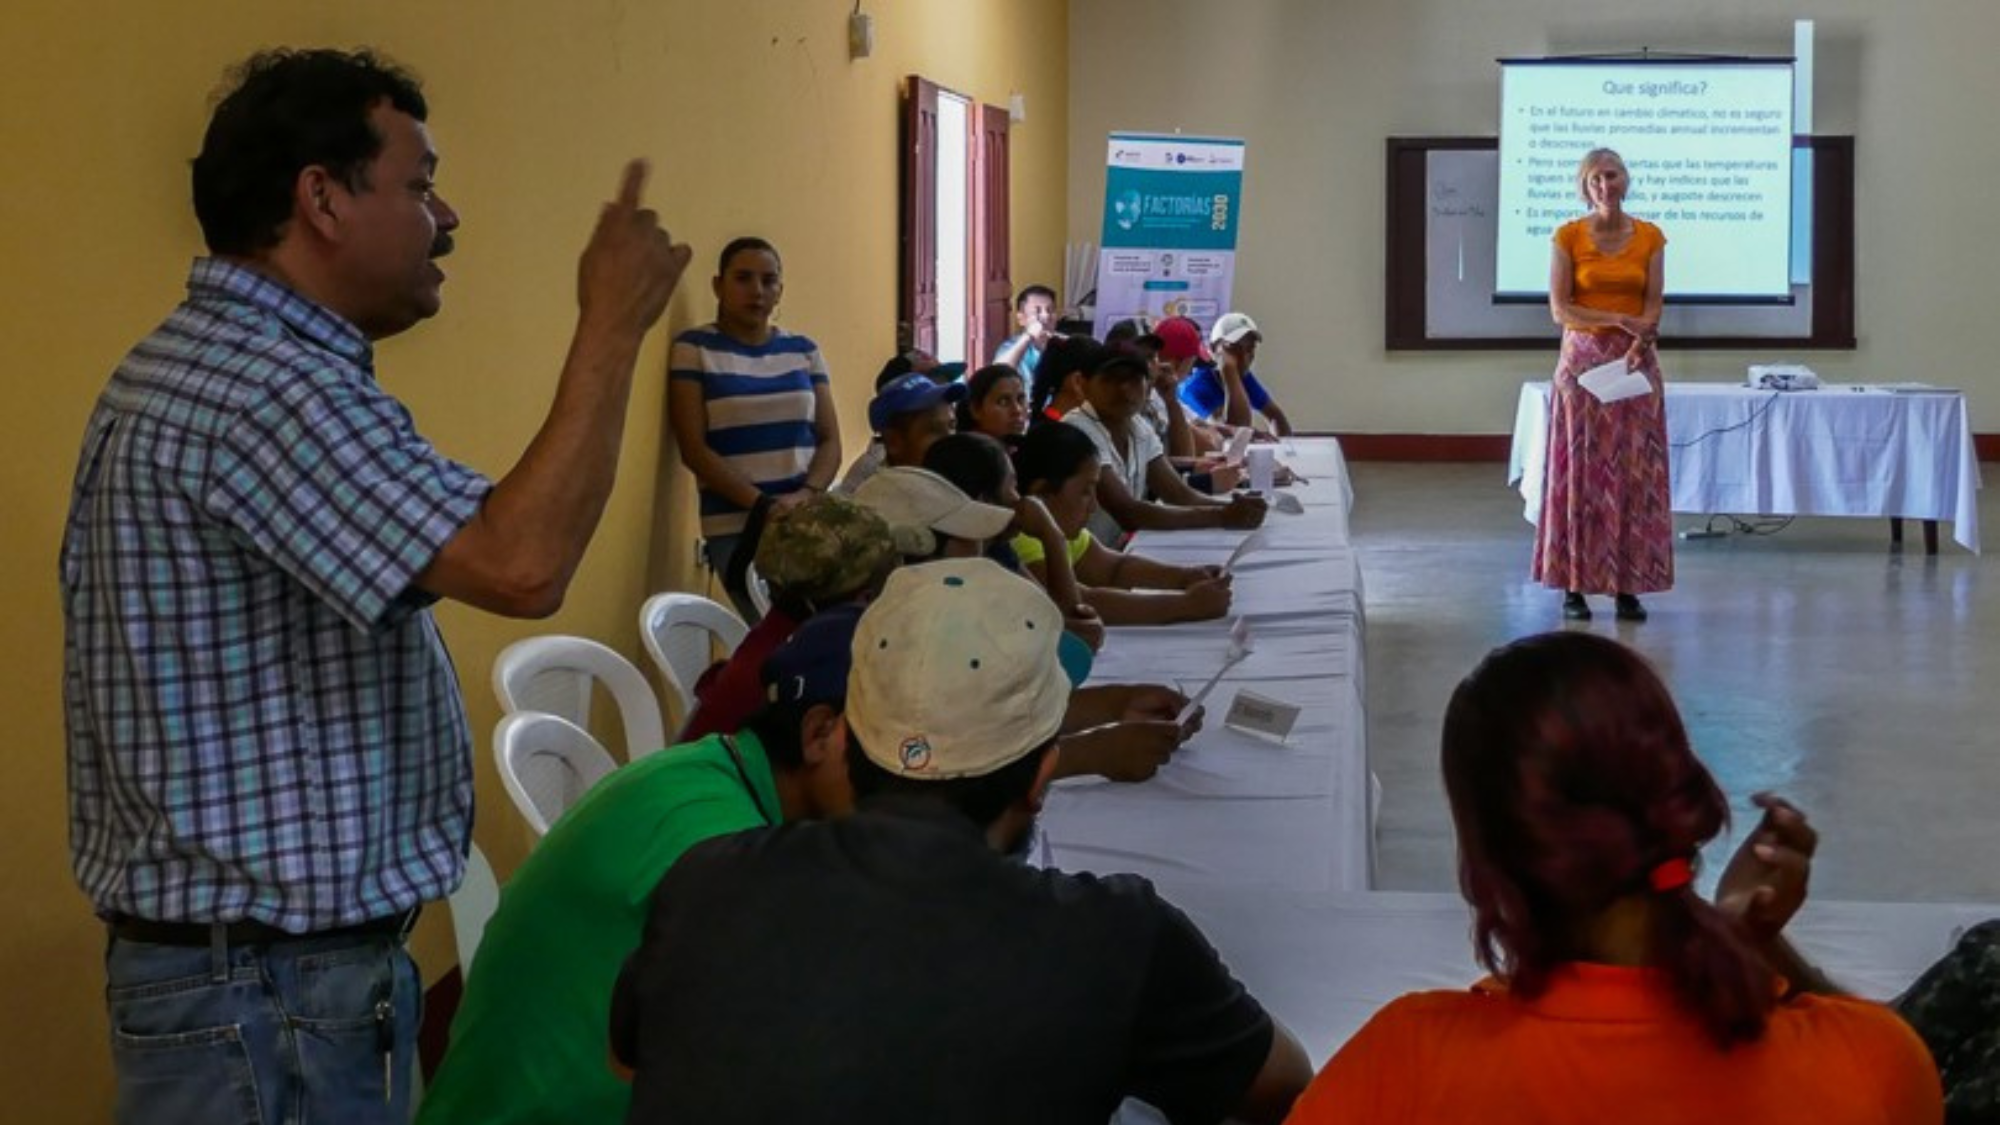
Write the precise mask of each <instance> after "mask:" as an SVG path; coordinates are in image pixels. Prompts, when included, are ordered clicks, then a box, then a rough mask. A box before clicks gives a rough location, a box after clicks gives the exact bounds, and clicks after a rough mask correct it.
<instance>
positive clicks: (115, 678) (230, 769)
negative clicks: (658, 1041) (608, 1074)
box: [62, 51, 689, 1122]
mask: <svg viewBox="0 0 2000 1125" xmlns="http://www.w3.org/2000/svg"><path fill="white" fill-rule="evenodd" d="M235 83H236V84H235V86H234V89H233V90H232V92H230V93H229V94H228V95H227V96H226V97H225V98H224V99H223V100H222V101H221V103H220V104H219V105H218V106H217V108H216V110H215V113H214V116H213V117H212V118H211V120H210V122H209V127H208V131H207V135H206V137H205V138H204V141H203V145H202V150H201V154H200V155H199V156H198V157H197V158H196V160H195V162H194V177H193V178H194V204H195V212H196V216H197V218H198V219H199V220H200V222H201V227H202V232H203V236H204V239H205V240H206V242H207V243H208V248H209V251H210V254H211V256H210V257H205V258H201V259H198V260H197V261H196V262H195V263H194V266H193V268H192V271H191V272H190V275H189V278H188V296H187V300H186V301H184V302H183V303H182V304H181V305H180V307H179V308H177V309H176V310H175V311H174V312H173V313H172V314H171V315H170V316H169V317H168V318H167V319H166V321H165V322H164V323H163V324H162V325H161V326H160V327H159V328H158V329H156V330H155V331H154V332H153V333H152V334H151V335H149V336H147V337H146V338H145V339H144V340H142V341H140V343H139V344H138V346H137V347H135V348H134V349H133V350H132V352H131V353H130V354H129V355H128V356H127V357H126V359H125V361H124V362H123V363H122V364H121V365H120V366H119V368H118V370H117V372H116V373H115V374H114V375H113V376H112V378H111V382H110V384H109V385H108V386H107V387H106V389H105V391H104V394H103V396H102V398H100V399H99V401H98V404H97V408H96V410H95V412H94V413H93V414H92V416H91V418H90V422H89V425H88V427H87V428H86V430H85V432H84V439H83V450H82V453H81V455H80V457H79V459H78V464H77V470H76V479H75V485H74V494H73V499H72V501H71V506H70V512H69V519H68V524H67V527H66V529H65V533H64V537H63V548H62V596H63V613H64V622H65V627H66V628H65V640H64V656H65V663H64V696H65V703H66V718H67V731H68V744H69V779H70V838H71V854H72V858H73V862H74V866H75V870H76V875H77V879H78V882H79V883H81V884H82V886H83V889H84V890H85V891H86V892H87V893H88V894H89V895H90V897H91V899H92V901H93V903H94V905H95V907H96V910H97V912H98V913H99V915H100V916H102V917H103V918H104V919H105V921H106V923H107V924H108V925H109V927H110V932H111V938H112V940H111V946H110V952H109V954H108V955H107V959H106V960H107V975H108V988H107V1002H108V1005H109V1008H110V1015H111V1024H112V1054H113V1061H114V1066H115V1069H116V1071H117V1076H118V1118H119V1120H120V1121H127V1122H181V1121H187V1122H192V1121H204V1122H207V1121H225V1120H246V1121H257V1120H265V1119H268V1120H277V1119H278V1118H279V1117H280V1116H282V1117H284V1118H285V1119H287V1120H298V1119H304V1120H325V1121H340V1122H369V1121H385V1122H386V1121H406V1120H407V1119H408V1117H409V1108H410V1097H409V1095H410V1087H409V1073H410V1063H411V1061H412V1059H413V1058H414V1047H415V1040H416V1021H417V1007H418V991H419V978H418V976H417V973H416V969H415V966H414V965H413V964H412V963H411V961H410V959H409V957H408V955H407V954H406V953H405V952H404V950H403V947H402V938H403V936H404V935H405V934H406V933H407V931H408V926H409V923H410V922H411V920H412V919H413V918H414V915H415V912H416V909H417V908H418V907H419V906H420V905H421V904H422V903H424V902H426V901H428V900H431V899H436V898H440V897H443V896H444V895H445V894H447V893H449V892H450V891H451V890H452V888H453V887H454V886H456V885H457V883H458V880H459V877H460V874H461V870H462V867H463V863H464V857H465V853H466V846H467V842H468V840H469V838H470V833H471V812H472V809H471V805H472V785H471V780H472V779H471V760H470V749H471V745H470V739H469V737H468V735H467V730H466V720H465V710H464V704H463V700H462V699H461V698H460V696H459V691H458V683H457V678H456V675H455V674H454V672H453V669H452V665H451V660H450V658H449V656H448V655H447V654H446V652H445V648H444V644H443V642H442V640H441V639H440V637H439V635H438V630H437V626H436V624H435V622H434V621H433V620H432V617H431V611H430V606H431V604H432V603H433V602H435V601H437V600H438V599H439V598H456V599H458V600H460V601H464V602H467V603H470V604H473V605H477V606H480V607H482V608H485V609H488V610H491V611H493V612H497V613H502V614H508V615H512V616H524V617H536V616H545V615H547V614H549V613H552V612H554V610H555V609H556V608H557V606H559V605H560V604H561V601H562V598H563V593H564V590H565V588H566V586H567V584H568V582H569V579H570V576H571V574H572V573H573V572H574V571H575V568H576V566H577V563H578V561H579V560H580V558H581V556H582V554H583V551H584V548H585V546H586V545H587V544H588V542H589V540H590V536H591V534H592V532H593V531H594V530H595V528H596V525H597V521H598V517H599V516H600V514H601V513H602V511H603V508H604V503H605V500H606V498H607V496H608V495H609V493H610V490H611V486H612V478H613V476H614V474H615V471H616V466H617V458H618V450H619V444H620V442H621V440H622V436H623V430H624V419H625V410H626V404H627V399H628V398H629V395H630V390H631V383H632V374H633V366H634V363H635V361H636V358H637V354H638V350H639V347H640V344H641V341H642V339H643V337H644V335H645V333H646V332H647V330H648V329H649V328H651V326H652V325H653V324H654V322H655V321H657V320H658V319H659V316H660V314H661V312H662V310H663V309H664V308H665V305H666V302H667V299H668V297H669V296H670V295H671V293H672V291H673V289H674V286H675V284H676V283H677V282H678V280H679V278H680V275H681V272H682V270H683V269H684V268H685V267H686V265H687V261H688V257H689V250H688V248H687V247H686V246H685V245H675V244H674V243H673V242H672V240H671V239H670V238H669V236H668V235H667V233H666V232H665V231H664V230H663V229H662V228H661V226H660V224H659V222H658V219H657V217H656V216H655V215H654V214H653V212H651V211H648V210H645V209H643V208H642V206H641V204H640V194H641V189H642V187H643V183H644V178H645V166H644V165H643V164H642V163H640V162H636V161H635V162H634V163H633V164H632V165H630V166H628V167H627V169H626V172H625V178H624V182H623V184H622V185H621V187H620V190H619V194H618V197H617V199H616V200H615V201H614V202H612V203H610V204H607V205H606V206H605V208H604V211H603V213H602V216H601V218H600V219H599V222H598V226H597V229H596V231H595V232H594V233H593V235H592V237H591V241H590V243H589V245H588V246H587V247H586V248H585V250H584V253H583V256H582V260H581V264H580V267H579V281H578V297H579V303H580V306H581V311H580V315H579V317H578V322H577V328H576V334H575V337H574V339H573V340H572V342H571V345H570V351H569V356H568V359H567V361H566V363H565V365H564V367H563V370H562V373H561V377H560V379H559V381H558V384H557V388H556V395H555V402H554V405H553V406H552V407H551V409H550V412H549V416H548V419H547V421H546V422H545V423H544V424H543V426H542V428H541V430H540V432H538V433H537V434H536V436H535V438H534V440H533V441H532V442H531V443H530V444H529V446H528V448H527V450H526V452H525V453H524V454H523V455H522V457H521V459H520V461H519V463H518V464H517V465H516V466H515V467H514V469H513V470H512V471H511V472H509V473H508V474H507V475H506V476H505V477H504V478H502V479H501V480H499V481H498V482H493V481H489V480H487V479H486V478H485V477H483V476H481V475H480V474H479V473H478V472H476V471H474V470H473V469H470V468H468V467H466V466H464V465H461V464H459V463H457V462H455V461H452V460H450V459H449V458H446V457H444V456H443V455H441V454H439V453H438V452H437V451H436V450H434V449H433V448H432V447H431V446H430V444H429V443H428V442H426V441H425V440H424V439H423V438H422V437H421V436H420V435H418V433H417V432H416V430H415V428H414V426H413V424H412V422H411V419H410V415H409V413H408V411H407V410H405V409H404V407H403V406H402V404H401V403H399V402H397V401H396V400H395V399H394V398H393V397H391V396H390V395H388V394H387V393H386V392H385V391H383V390H382V388H381V387H380V386H379V385H378V384H377V383H376V380H375V372H374V364H373V344H374V342H375V341H377V340H381V339H384V338H386V337H389V336H393V335H395V334H396V333H399V332H402V331H404V330H406V329H408V328H411V327H413V326H415V325H416V324H417V322H419V321H421V320H424V319H426V318H428V317H430V316H433V315H435V314H436V313H437V311H438V309H439V304H440V295H439V291H440V287H441V286H442V284H443V281H444V274H443V273H442V272H441V271H440V270H439V268H438V266H437V259H439V258H442V257H443V256H444V255H446V254H448V253H449V252H450V251H451V248H452V235H453V231H454V230H455V229H456V228H457V227H458V225H459V220H458V215H457V214H456V213H455V212H453V211H452V209H451V207H450V206H449V205H447V204H446V203H445V202H444V200H443V199H442V198H441V197H440V196H439V195H438V193H437V189H436V185H435V183H434V177H435V175H436V172H437V154H436V151H435V149H434V148H433V147H432V145H431V142H430V137H429V134H428V132H427V131H426V129H425V127H424V124H423V122H424V119H425V117H426V114H427V110H426V106H425V103H424V98H423V94H422V92H421V90H420V89H419V87H418V85H417V82H416V80H415V79H414V78H413V77H411V76H410V75H409V74H407V73H406V72H404V71H402V70H400V69H398V68H396V67H394V66H392V65H389V64H387V63H384V62H382V61H381V60H379V59H377V58H375V57H373V56H372V55H369V54H367V53H365V52H363V53H356V54H348V53H343V52H336V51H280V52H270V53H266V54H262V55H259V56H257V57H255V58H253V59H251V60H249V61H248V62H247V63H246V64H245V65H244V66H243V67H242V68H241V71H240V72H239V73H238V74H237V75H236V79H235Z"/></svg>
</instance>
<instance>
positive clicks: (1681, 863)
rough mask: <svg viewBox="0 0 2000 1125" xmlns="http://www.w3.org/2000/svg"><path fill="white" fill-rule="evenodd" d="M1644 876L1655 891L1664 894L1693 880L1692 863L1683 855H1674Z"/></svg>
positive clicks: (1678, 888)
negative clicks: (1674, 856)
mask: <svg viewBox="0 0 2000 1125" xmlns="http://www.w3.org/2000/svg"><path fill="white" fill-rule="evenodd" d="M1646 878H1647V880H1648V881H1649V882H1651V883H1652V884H1653V890H1654V892H1655V893H1658V894H1666V893H1667V892H1668V891H1677V890H1680V889H1681V888H1682V887H1685V886H1687V885H1688V884H1689V883H1692V882H1694V865H1693V864H1691V863H1689V862H1688V861H1687V858H1686V857H1685V856H1680V857H1676V858H1674V859H1670V860H1667V861H1665V862H1663V863H1661V864H1660V865H1659V866H1657V867H1655V868H1653V870H1652V872H1651V873H1650V874H1649V875H1647V876H1646Z"/></svg>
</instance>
